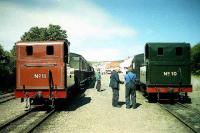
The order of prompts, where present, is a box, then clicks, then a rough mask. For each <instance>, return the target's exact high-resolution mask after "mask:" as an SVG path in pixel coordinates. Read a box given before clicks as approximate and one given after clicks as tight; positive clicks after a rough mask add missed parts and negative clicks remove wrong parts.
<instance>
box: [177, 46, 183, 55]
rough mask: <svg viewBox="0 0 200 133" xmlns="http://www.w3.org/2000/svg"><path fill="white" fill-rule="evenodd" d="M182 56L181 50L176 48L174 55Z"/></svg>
mask: <svg viewBox="0 0 200 133" xmlns="http://www.w3.org/2000/svg"><path fill="white" fill-rule="evenodd" d="M182 54H183V50H182V48H181V47H176V55H177V56H181V55H182Z"/></svg>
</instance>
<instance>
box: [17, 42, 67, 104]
mask: <svg viewBox="0 0 200 133" xmlns="http://www.w3.org/2000/svg"><path fill="white" fill-rule="evenodd" d="M68 55H69V43H68V42H65V41H47V42H46V41H41V42H17V43H16V90H15V96H16V98H31V99H37V98H39V99H41V98H42V99H47V100H48V99H56V98H66V97H67V89H66V88H67V85H68V84H67V80H68V78H70V77H69V76H67V72H68V71H69V69H67V66H68V65H67V64H68V62H69V56H68Z"/></svg>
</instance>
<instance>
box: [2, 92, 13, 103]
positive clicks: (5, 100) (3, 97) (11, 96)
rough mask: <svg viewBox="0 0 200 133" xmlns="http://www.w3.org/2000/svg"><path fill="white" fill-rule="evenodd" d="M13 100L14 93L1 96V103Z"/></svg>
mask: <svg viewBox="0 0 200 133" xmlns="http://www.w3.org/2000/svg"><path fill="white" fill-rule="evenodd" d="M12 99H15V96H14V93H7V94H4V95H0V103H4V102H7V101H10V100H12Z"/></svg>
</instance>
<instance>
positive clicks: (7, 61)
mask: <svg viewBox="0 0 200 133" xmlns="http://www.w3.org/2000/svg"><path fill="white" fill-rule="evenodd" d="M15 68H16V67H15V57H14V56H12V54H11V53H10V52H8V51H4V49H3V47H2V45H1V44H0V81H3V82H1V84H0V92H7V91H8V90H10V89H11V90H13V89H14V87H15Z"/></svg>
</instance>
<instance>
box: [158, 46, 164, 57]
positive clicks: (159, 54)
mask: <svg viewBox="0 0 200 133" xmlns="http://www.w3.org/2000/svg"><path fill="white" fill-rule="evenodd" d="M161 55H163V48H158V56H161Z"/></svg>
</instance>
